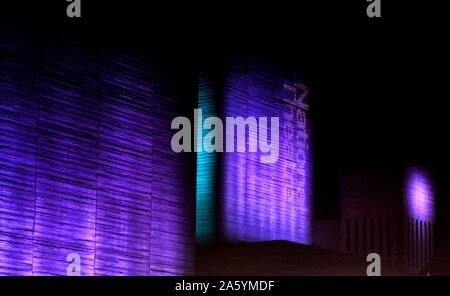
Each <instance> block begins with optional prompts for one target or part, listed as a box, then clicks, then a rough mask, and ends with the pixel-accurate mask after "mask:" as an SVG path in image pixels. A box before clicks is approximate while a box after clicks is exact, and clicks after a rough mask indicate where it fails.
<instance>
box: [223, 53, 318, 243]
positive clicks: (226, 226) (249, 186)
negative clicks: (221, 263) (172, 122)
mask: <svg viewBox="0 0 450 296" xmlns="http://www.w3.org/2000/svg"><path fill="white" fill-rule="evenodd" d="M224 76H225V78H224V87H223V90H224V93H223V98H222V100H223V116H224V117H225V116H231V117H237V116H242V117H244V118H246V117H248V116H254V117H256V118H259V117H279V121H280V140H279V144H280V146H279V158H278V161H277V162H275V163H261V158H260V156H261V153H260V152H256V153H249V152H245V153H239V152H237V153H223V155H222V160H221V169H220V172H221V176H222V177H221V197H220V227H221V233H222V236H223V238H224V239H226V240H229V241H267V240H288V241H293V242H298V243H303V244H311V243H312V242H311V239H312V238H311V227H312V192H311V184H312V154H311V145H310V136H311V124H310V118H309V111H308V110H309V103H308V88H307V86H306V85H305V84H304V83H302V81H301V80H300V79H299V78H298V77H297V76H296V75H295V74H294V73H292V72H290V71H287V70H284V69H279V68H275V67H273V66H272V64H271V63H270V62H267V61H264V60H262V59H259V58H251V57H240V58H231V59H230V60H229V61H228V62H227V66H226V69H225V75H224ZM269 122H270V121H269ZM269 126H270V125H269ZM235 137H236V134H235ZM247 139H249V137H247ZM247 141H248V140H247ZM247 144H248V142H247Z"/></svg>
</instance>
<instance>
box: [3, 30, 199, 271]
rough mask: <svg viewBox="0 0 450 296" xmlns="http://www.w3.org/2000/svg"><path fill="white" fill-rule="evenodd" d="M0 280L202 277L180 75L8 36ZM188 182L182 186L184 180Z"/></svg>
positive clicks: (131, 56) (116, 56)
mask: <svg viewBox="0 0 450 296" xmlns="http://www.w3.org/2000/svg"><path fill="white" fill-rule="evenodd" d="M1 34H2V38H1V39H0V42H1V43H0V47H1V50H2V53H4V56H3V57H2V59H1V65H0V67H1V69H0V70H1V73H2V75H1V77H0V275H66V270H67V267H68V266H69V263H70V262H67V255H69V254H71V253H77V254H79V255H80V257H81V262H80V263H81V264H80V265H81V275H174V274H175V275H178V274H190V273H192V271H193V247H194V230H195V228H194V215H195V214H194V213H195V210H194V201H195V196H194V194H193V192H194V186H193V184H194V183H193V182H192V180H191V178H189V177H186V176H185V174H186V171H187V169H186V168H187V167H191V166H192V163H191V161H190V160H189V159H188V158H186V155H182V154H176V153H174V152H172V150H171V149H170V140H171V135H170V133H167V132H166V131H167V127H170V122H171V120H172V119H173V118H174V117H175V116H177V115H179V114H176V113H175V112H174V111H173V110H177V106H179V105H180V104H181V103H182V99H181V98H179V95H178V94H177V92H176V85H175V83H174V82H173V81H175V79H173V78H172V77H170V75H169V74H167V73H166V72H165V71H164V70H163V68H162V67H160V66H157V65H156V64H154V63H153V62H152V61H150V60H148V59H147V58H145V57H144V56H142V55H139V54H137V53H131V52H130V51H114V50H110V49H102V50H98V49H95V50H91V49H89V48H88V47H80V46H77V45H75V44H65V43H61V42H54V41H51V40H45V41H43V40H40V39H39V38H37V37H35V36H32V35H30V34H25V33H23V32H21V31H18V30H12V31H9V30H4V31H2V32H1ZM181 176H182V177H181Z"/></svg>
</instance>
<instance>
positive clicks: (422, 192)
mask: <svg viewBox="0 0 450 296" xmlns="http://www.w3.org/2000/svg"><path fill="white" fill-rule="evenodd" d="M406 190H407V198H406V207H407V213H408V215H409V216H410V217H413V218H414V219H419V220H426V221H430V222H434V218H435V217H434V211H435V209H434V206H435V203H434V189H433V185H432V183H431V179H430V177H429V175H428V174H427V172H426V171H425V170H421V169H420V168H412V169H411V170H410V171H409V172H408V174H407V189H406Z"/></svg>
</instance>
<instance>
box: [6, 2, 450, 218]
mask: <svg viewBox="0 0 450 296" xmlns="http://www.w3.org/2000/svg"><path fill="white" fill-rule="evenodd" d="M36 2H37V1H36ZM92 2H93V1H87V0H85V1H83V2H82V3H83V8H82V9H83V10H82V11H83V12H82V13H83V17H82V19H81V20H73V19H68V18H66V17H65V5H66V3H65V1H55V2H53V3H54V4H50V3H51V1H49V3H48V4H47V6H45V7H44V6H42V5H43V4H41V3H35V4H34V5H38V6H36V7H28V8H29V9H27V11H24V10H23V6H25V5H24V4H21V5H17V7H11V8H9V7H6V6H5V7H2V13H5V14H7V15H8V16H9V17H10V16H12V15H15V17H14V18H15V19H20V20H21V21H22V22H24V23H28V24H29V25H31V26H32V27H35V28H36V27H37V28H41V29H42V30H43V31H44V30H45V31H49V32H57V33H58V34H64V35H65V36H66V38H67V36H72V37H73V38H78V39H80V40H81V39H84V38H86V39H89V40H91V41H93V42H110V43H112V44H123V43H126V44H128V45H130V46H137V47H140V48H144V49H147V50H149V51H161V52H164V54H165V55H167V56H168V57H169V58H173V59H174V60H177V59H178V60H196V59H204V58H205V57H215V56H220V55H221V54H224V53H227V52H229V51H235V50H242V51H250V52H257V53H263V54H267V55H270V56H272V57H273V58H274V59H277V60H280V62H282V63H286V64H288V65H290V66H294V67H296V68H297V69H298V71H299V73H300V74H301V76H302V77H304V78H305V80H306V81H307V84H308V85H309V86H310V88H311V97H310V99H311V105H312V120H313V138H314V170H315V175H314V177H315V198H316V200H315V205H316V215H317V216H318V217H336V216H337V215H338V211H337V210H338V199H337V197H338V196H337V194H338V175H337V173H338V168H339V167H340V166H341V165H343V164H347V163H358V164H370V163H389V164H392V163H393V164H397V163H398V164H402V163H404V162H415V163H416V162H417V163H421V164H424V165H427V166H429V167H430V168H431V169H432V170H433V171H434V173H435V175H436V176H437V181H438V209H439V211H441V212H445V213H446V212H447V209H446V207H444V206H448V204H449V201H448V200H449V198H447V197H448V196H450V190H449V189H450V188H447V186H446V183H447V180H450V173H448V170H447V167H448V166H449V164H450V156H449V152H450V145H449V144H448V141H447V137H448V136H449V132H448V127H449V123H448V118H450V116H448V114H447V113H448V109H447V108H446V106H447V104H446V100H447V96H448V95H447V94H448V90H447V89H446V85H447V84H448V82H447V77H446V76H448V55H446V54H445V53H446V52H447V53H448V52H449V51H448V46H447V45H445V38H444V37H447V35H448V34H446V35H445V34H444V32H445V31H444V28H445V27H448V26H444V24H443V22H444V19H443V18H440V16H439V15H435V16H434V17H433V18H430V12H431V7H424V4H421V5H420V6H416V5H413V3H412V2H411V1H408V3H406V2H407V1H403V2H405V3H397V5H398V6H393V5H394V4H392V3H388V2H393V1H382V2H383V4H382V5H383V6H382V16H383V17H382V19H381V20H379V19H378V20H375V19H368V18H367V17H366V15H365V7H366V5H367V2H366V1H363V0H360V1H320V2H319V1H309V2H310V4H308V5H306V4H299V3H296V4H295V5H294V4H293V2H299V1H276V3H267V4H264V3H261V1H247V2H246V4H245V5H243V4H242V3H241V2H243V1H209V2H206V1H201V2H200V1H170V2H166V3H165V4H153V3H150V4H149V3H147V4H144V2H153V1H96V4H93V3H92ZM398 2H401V1H398ZM312 3H314V4H312ZM27 5H28V4H27ZM20 6H22V7H20ZM13 10H14V13H13V12H12V11H13ZM438 215H439V213H438Z"/></svg>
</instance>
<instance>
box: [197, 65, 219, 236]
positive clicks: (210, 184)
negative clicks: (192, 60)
mask: <svg viewBox="0 0 450 296" xmlns="http://www.w3.org/2000/svg"><path fill="white" fill-rule="evenodd" d="M215 99H216V98H215V91H214V85H213V82H212V81H211V80H210V78H209V77H208V75H206V74H202V73H201V74H200V77H199V92H198V109H201V110H202V117H203V118H207V117H210V116H217V114H216V100H215ZM198 121H199V122H198V126H199V127H200V129H199V135H198V138H199V139H201V138H203V137H204V136H205V134H206V133H207V132H208V130H202V128H201V127H202V125H203V122H201V121H202V119H201V118H199V119H198ZM200 133H203V136H201V135H202V134H200ZM200 145H203V143H202V142H201V141H197V147H200ZM197 151H201V152H198V153H197V184H196V186H197V188H196V189H197V191H196V192H197V194H196V232H195V234H196V241H197V243H198V244H207V243H210V242H212V241H213V240H214V238H215V230H216V225H215V224H216V216H215V213H216V203H215V197H216V175H217V172H216V168H217V162H218V159H217V154H216V153H208V152H206V151H204V149H197Z"/></svg>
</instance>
